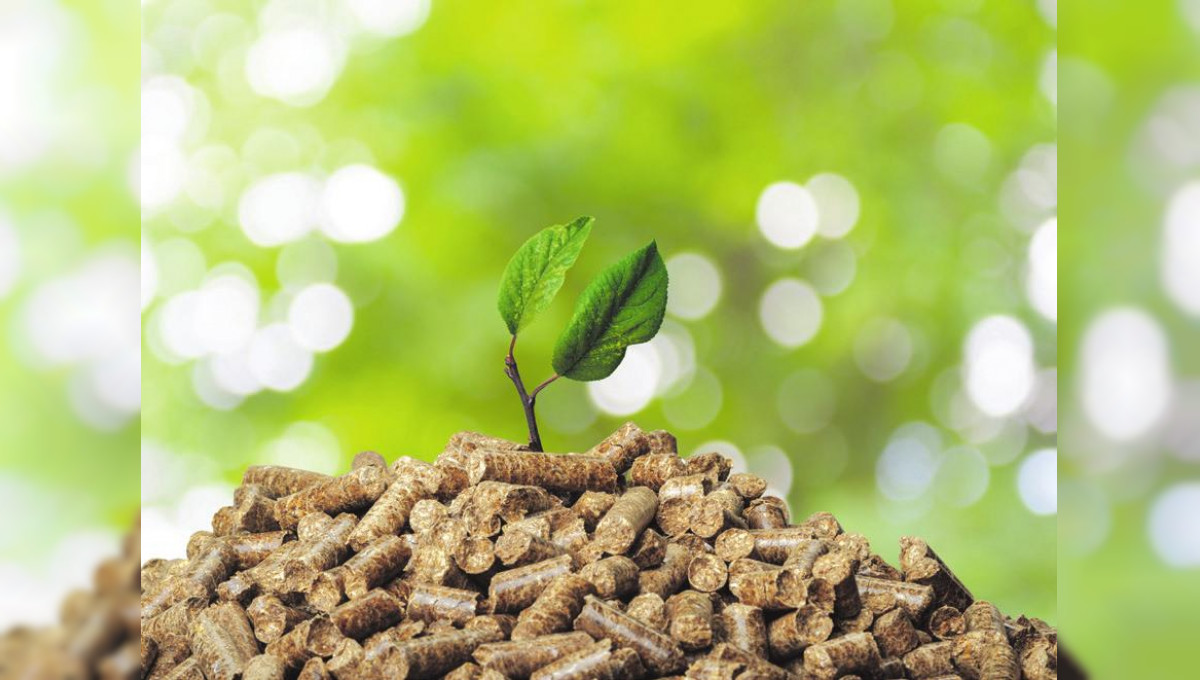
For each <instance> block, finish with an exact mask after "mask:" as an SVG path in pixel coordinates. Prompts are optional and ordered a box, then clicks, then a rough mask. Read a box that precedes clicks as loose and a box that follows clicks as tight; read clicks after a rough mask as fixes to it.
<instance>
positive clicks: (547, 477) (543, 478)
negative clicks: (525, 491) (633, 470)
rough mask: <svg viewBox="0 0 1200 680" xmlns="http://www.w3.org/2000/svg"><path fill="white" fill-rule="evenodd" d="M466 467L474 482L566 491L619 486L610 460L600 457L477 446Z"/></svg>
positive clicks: (599, 489) (607, 488)
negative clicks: (490, 448)
mask: <svg viewBox="0 0 1200 680" xmlns="http://www.w3.org/2000/svg"><path fill="white" fill-rule="evenodd" d="M466 469H467V476H468V478H469V479H470V481H471V483H472V484H478V483H479V482H482V481H494V482H506V483H508V484H521V485H529V486H537V487H541V488H543V489H547V490H550V491H557V492H564V493H582V492H584V491H615V490H616V488H617V471H616V469H615V468H614V467H613V464H612V463H611V462H609V460H608V459H606V458H602V457H599V456H585V455H562V454H553V453H541V452H536V451H505V450H499V449H494V450H485V449H476V450H475V451H474V452H473V453H472V454H471V455H470V457H469V458H468V460H467V464H466Z"/></svg>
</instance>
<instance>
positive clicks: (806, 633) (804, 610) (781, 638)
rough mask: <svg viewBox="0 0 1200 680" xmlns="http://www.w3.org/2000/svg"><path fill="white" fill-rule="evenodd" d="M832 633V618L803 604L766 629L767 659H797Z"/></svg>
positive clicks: (811, 606)
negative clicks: (768, 650) (768, 647)
mask: <svg viewBox="0 0 1200 680" xmlns="http://www.w3.org/2000/svg"><path fill="white" fill-rule="evenodd" d="M832 633H833V619H831V618H830V617H829V613H828V612H825V611H821V610H820V609H817V608H816V607H814V606H813V605H810V604H806V605H804V606H803V607H800V608H799V609H796V610H795V611H789V612H787V613H786V614H784V615H783V616H780V617H779V618H777V619H775V620H774V621H772V622H771V625H770V626H768V628H767V640H768V642H769V645H770V649H771V658H772V659H775V660H776V661H783V660H785V659H791V658H794V657H796V656H799V655H800V654H802V653H803V652H804V650H805V649H807V648H809V647H811V646H812V645H815V644H817V643H819V642H824V641H825V640H827V639H829V636H830V635H831V634H832Z"/></svg>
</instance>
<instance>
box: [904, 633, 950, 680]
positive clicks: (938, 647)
mask: <svg viewBox="0 0 1200 680" xmlns="http://www.w3.org/2000/svg"><path fill="white" fill-rule="evenodd" d="M952 652H953V643H951V642H948V641H947V642H933V643H930V644H927V645H921V646H920V647H917V648H916V649H914V650H912V651H911V652H909V653H908V654H905V655H904V667H905V668H906V669H907V670H908V674H909V675H910V676H911V677H913V678H936V677H941V676H946V675H953V674H954V661H953V656H952Z"/></svg>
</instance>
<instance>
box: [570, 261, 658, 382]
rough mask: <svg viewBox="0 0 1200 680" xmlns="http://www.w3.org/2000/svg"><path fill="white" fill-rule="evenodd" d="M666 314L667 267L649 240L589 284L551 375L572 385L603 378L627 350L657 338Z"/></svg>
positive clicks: (610, 371) (612, 369) (619, 361)
mask: <svg viewBox="0 0 1200 680" xmlns="http://www.w3.org/2000/svg"><path fill="white" fill-rule="evenodd" d="M666 309H667V267H666V265H664V264H663V260H662V256H661V255H659V254H658V244H656V243H655V242H654V241H651V242H650V243H649V245H647V246H646V247H644V248H642V249H640V250H637V251H634V252H632V253H630V254H629V255H626V256H625V257H624V258H623V259H621V260H620V261H618V262H617V263H616V264H614V265H612V266H611V267H609V268H608V269H606V270H604V271H603V272H601V273H600V275H599V276H597V277H596V278H595V279H593V280H592V282H591V283H589V284H588V287H587V289H586V290H584V291H583V295H582V296H581V297H580V298H579V303H578V304H577V305H575V315H574V316H573V317H572V318H571V324H570V325H569V326H567V329H566V330H565V331H563V334H562V335H561V336H560V337H559V338H558V344H557V345H556V346H555V347H554V362H553V363H554V370H555V371H556V372H557V373H558V374H559V375H561V376H564V377H567V378H570V379H572V380H585V381H586V380H600V379H601V378H606V377H608V376H609V375H611V374H612V372H613V371H615V370H617V366H618V365H619V364H620V363H621V359H624V358H625V349H626V348H628V347H629V346H630V345H636V344H638V343H642V342H646V341H648V340H650V339H651V338H653V337H654V335H655V333H658V327H659V326H661V325H662V320H663V314H664V313H665V312H666Z"/></svg>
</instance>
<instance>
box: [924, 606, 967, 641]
mask: <svg viewBox="0 0 1200 680" xmlns="http://www.w3.org/2000/svg"><path fill="white" fill-rule="evenodd" d="M928 628H929V632H930V633H931V634H932V635H933V637H935V638H937V639H938V640H948V639H950V638H952V637H958V636H959V635H962V634H963V633H965V632H966V630H967V625H966V622H965V621H964V620H963V615H962V612H960V611H958V610H957V609H955V608H954V607H951V606H950V605H943V606H941V607H938V608H937V609H935V610H933V613H932V614H930V615H929V624H928Z"/></svg>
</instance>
